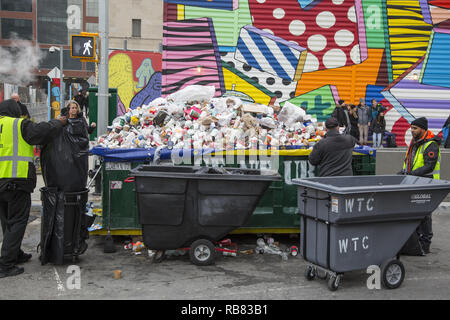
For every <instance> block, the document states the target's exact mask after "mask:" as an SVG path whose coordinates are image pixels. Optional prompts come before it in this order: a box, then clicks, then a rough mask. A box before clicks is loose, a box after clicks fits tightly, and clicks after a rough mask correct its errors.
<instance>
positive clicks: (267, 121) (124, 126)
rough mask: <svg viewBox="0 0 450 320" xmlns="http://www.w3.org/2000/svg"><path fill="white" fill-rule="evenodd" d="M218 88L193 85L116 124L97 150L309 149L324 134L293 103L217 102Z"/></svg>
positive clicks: (130, 112)
mask: <svg viewBox="0 0 450 320" xmlns="http://www.w3.org/2000/svg"><path fill="white" fill-rule="evenodd" d="M214 94H215V87H214V86H198V85H192V86H188V87H186V88H184V89H182V90H180V91H178V92H176V93H173V94H171V95H169V96H167V97H166V98H162V97H161V98H157V99H155V100H153V101H152V102H150V104H148V105H143V106H141V107H138V108H136V109H134V110H128V112H127V113H126V114H124V115H122V116H120V117H117V118H116V119H114V120H113V122H112V125H111V126H108V128H107V133H106V134H105V135H102V136H100V137H99V138H98V140H97V145H98V146H100V147H104V148H109V149H117V148H123V149H131V148H157V147H161V146H169V145H170V146H172V147H173V148H175V149H202V148H214V149H216V150H220V149H221V150H233V149H256V148H262V147H263V146H267V147H268V146H271V147H273V146H308V145H309V143H310V140H311V139H314V138H316V137H321V136H323V134H324V130H323V123H317V121H316V119H315V118H314V117H312V116H310V115H307V114H306V112H305V111H304V110H303V109H302V108H300V107H298V106H295V105H293V104H290V103H289V102H286V103H285V105H284V106H283V108H281V109H280V107H279V106H265V105H262V104H256V103H247V104H244V103H242V101H241V100H240V99H239V98H238V97H233V96H230V97H214Z"/></svg>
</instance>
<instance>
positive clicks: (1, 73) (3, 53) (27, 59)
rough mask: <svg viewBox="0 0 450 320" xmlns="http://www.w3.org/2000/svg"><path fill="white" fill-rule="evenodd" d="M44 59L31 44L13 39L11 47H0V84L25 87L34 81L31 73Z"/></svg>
mask: <svg viewBox="0 0 450 320" xmlns="http://www.w3.org/2000/svg"><path fill="white" fill-rule="evenodd" d="M42 58H44V57H43V56H42V54H41V53H40V50H39V48H38V47H37V46H36V47H34V46H33V45H32V44H31V42H29V41H24V40H21V39H17V38H15V39H13V42H12V44H11V46H9V47H0V82H5V83H9V84H14V85H20V86H26V85H28V84H29V83H30V82H32V81H33V80H34V77H35V76H34V74H33V71H34V70H35V69H37V68H38V67H39V61H40V60H41V59H42Z"/></svg>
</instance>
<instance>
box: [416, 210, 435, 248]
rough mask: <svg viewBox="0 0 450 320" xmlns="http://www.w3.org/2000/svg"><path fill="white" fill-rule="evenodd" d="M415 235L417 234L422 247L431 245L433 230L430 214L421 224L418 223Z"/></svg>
mask: <svg viewBox="0 0 450 320" xmlns="http://www.w3.org/2000/svg"><path fill="white" fill-rule="evenodd" d="M417 233H418V234H419V240H420V242H421V243H422V244H423V245H428V247H429V246H430V244H431V238H433V229H432V221H431V214H430V215H428V216H426V217H425V218H424V219H423V220H422V222H420V225H419V228H417Z"/></svg>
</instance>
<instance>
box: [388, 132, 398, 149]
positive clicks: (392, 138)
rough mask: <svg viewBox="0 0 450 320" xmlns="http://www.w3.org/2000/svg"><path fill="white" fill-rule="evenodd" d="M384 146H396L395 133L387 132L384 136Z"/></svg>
mask: <svg viewBox="0 0 450 320" xmlns="http://www.w3.org/2000/svg"><path fill="white" fill-rule="evenodd" d="M386 147H388V148H397V143H396V142H395V134H394V133H388V134H387V136H386Z"/></svg>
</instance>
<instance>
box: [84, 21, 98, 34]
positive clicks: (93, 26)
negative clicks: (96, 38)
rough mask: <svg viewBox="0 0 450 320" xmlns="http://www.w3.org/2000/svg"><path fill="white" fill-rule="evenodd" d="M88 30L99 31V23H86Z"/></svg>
mask: <svg viewBox="0 0 450 320" xmlns="http://www.w3.org/2000/svg"><path fill="white" fill-rule="evenodd" d="M86 32H91V33H97V32H98V23H86Z"/></svg>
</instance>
